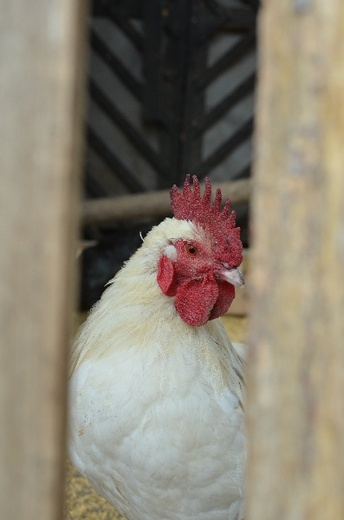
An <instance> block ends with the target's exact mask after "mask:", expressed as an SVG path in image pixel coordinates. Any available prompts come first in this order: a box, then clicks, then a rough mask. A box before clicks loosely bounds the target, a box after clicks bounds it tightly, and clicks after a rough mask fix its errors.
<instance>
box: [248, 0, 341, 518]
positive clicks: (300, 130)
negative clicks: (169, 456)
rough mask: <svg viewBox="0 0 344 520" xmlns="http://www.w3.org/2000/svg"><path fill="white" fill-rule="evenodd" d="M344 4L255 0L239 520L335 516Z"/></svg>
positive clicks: (338, 473) (337, 495) (338, 513)
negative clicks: (244, 495) (244, 507)
mask: <svg viewBox="0 0 344 520" xmlns="http://www.w3.org/2000/svg"><path fill="white" fill-rule="evenodd" d="M343 35H344V2H343V1H342V0H327V1H326V2H324V1H322V0H314V1H310V0H302V1H301V0H298V1H296V0H295V1H291V0H278V1H277V2H276V1H274V0H265V1H264V2H263V6H262V12H261V16H260V48H259V53H260V71H259V72H260V74H259V77H260V79H259V88H258V107H257V108H258V123H257V127H256V167H255V185H254V190H255V193H254V197H253V226H252V227H253V229H252V235H253V236H252V238H253V243H254V253H253V259H252V266H253V273H252V286H253V287H252V289H253V306H252V311H253V316H252V324H251V334H250V343H251V357H250V373H249V401H250V402H249V424H248V426H249V435H250V444H251V446H250V447H251V452H250V457H249V467H248V470H249V471H248V477H249V499H248V512H247V520H296V519H297V520H306V519H307V520H310V519H311V520H337V519H342V518H344V282H343V280H344V42H343Z"/></svg>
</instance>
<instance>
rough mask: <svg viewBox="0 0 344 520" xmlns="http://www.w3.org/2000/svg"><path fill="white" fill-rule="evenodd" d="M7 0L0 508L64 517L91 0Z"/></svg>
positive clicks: (1, 138)
mask: <svg viewBox="0 0 344 520" xmlns="http://www.w3.org/2000/svg"><path fill="white" fill-rule="evenodd" d="M0 4H1V17H0V69H1V81H0V104H1V118H0V176H1V189H0V208H1V221H0V243H1V247H2V253H1V255H0V330H1V345H0V421H1V428H0V518H2V519H6V520H19V519H24V518H25V520H48V519H49V520H50V519H52V520H53V519H56V520H57V519H61V518H62V497H63V475H64V464H65V401H66V362H67V349H68V339H69V330H70V329H69V325H70V321H71V314H72V312H71V309H72V307H71V304H72V301H73V299H74V276H73V271H74V269H73V265H74V246H75V235H76V215H77V211H76V210H77V208H76V200H77V199H76V197H77V193H78V184H79V182H78V177H79V159H80V155H81V154H80V148H81V146H80V145H81V131H80V130H81V108H82V104H83V103H82V98H83V95H82V92H83V86H82V81H81V80H82V76H83V73H82V71H83V63H84V59H83V54H84V48H85V27H86V23H85V21H86V16H85V8H84V7H83V4H85V2H82V1H75V2H70V1H68V0H62V1H61V0H51V1H50V2H46V1H44V0H33V1H31V2H27V1H25V0H12V1H11V2H6V1H2V2H0Z"/></svg>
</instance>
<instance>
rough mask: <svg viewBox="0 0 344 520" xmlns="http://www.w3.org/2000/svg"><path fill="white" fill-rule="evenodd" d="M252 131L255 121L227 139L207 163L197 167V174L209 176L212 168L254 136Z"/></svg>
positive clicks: (250, 121)
mask: <svg viewBox="0 0 344 520" xmlns="http://www.w3.org/2000/svg"><path fill="white" fill-rule="evenodd" d="M252 130H253V120H252V119H249V120H248V121H247V122H246V123H245V124H244V125H243V126H242V127H241V128H240V129H239V130H238V131H237V132H235V134H234V135H232V136H230V137H229V138H228V139H226V141H225V142H224V143H222V144H221V145H220V146H219V147H218V148H217V149H216V150H215V152H214V153H212V154H211V155H210V156H209V157H208V158H207V159H206V160H205V161H203V162H201V163H200V164H199V165H198V166H196V168H195V172H197V174H198V175H200V176H201V177H205V176H206V175H208V174H209V172H210V171H211V170H212V168H214V167H215V166H217V165H218V164H219V163H221V162H222V161H223V160H224V159H225V158H226V157H227V156H228V155H230V153H231V152H233V151H234V150H235V149H236V148H237V147H238V146H239V145H241V144H242V143H243V142H244V141H245V140H246V139H247V138H248V137H249V136H250V135H251V134H252Z"/></svg>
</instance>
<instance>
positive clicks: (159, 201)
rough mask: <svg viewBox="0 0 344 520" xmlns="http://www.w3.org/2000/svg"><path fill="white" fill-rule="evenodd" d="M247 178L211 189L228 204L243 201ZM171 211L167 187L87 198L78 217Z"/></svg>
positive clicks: (105, 218) (118, 218)
mask: <svg viewBox="0 0 344 520" xmlns="http://www.w3.org/2000/svg"><path fill="white" fill-rule="evenodd" d="M250 187H251V181H250V180H249V179H241V180H238V181H233V182H222V183H217V184H214V188H213V189H214V191H215V189H216V188H220V189H221V191H222V198H223V200H226V199H227V198H230V199H231V201H232V204H239V203H241V202H247V201H248V199H249V195H250ZM170 212H171V204H170V195H169V190H159V191H155V192H149V193H139V194H135V195H123V196H121V197H111V198H110V197H108V198H101V199H95V200H88V201H86V202H84V203H83V205H82V208H81V220H82V222H83V223H84V224H95V223H100V222H103V223H104V222H123V221H124V222H126V221H128V220H135V219H142V218H146V217H166V216H167V215H169V214H170Z"/></svg>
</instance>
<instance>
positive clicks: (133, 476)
mask: <svg viewBox="0 0 344 520" xmlns="http://www.w3.org/2000/svg"><path fill="white" fill-rule="evenodd" d="M190 181H191V179H190V177H189V176H188V177H187V179H186V181H185V183H184V189H183V192H180V191H179V190H178V188H177V187H176V186H174V187H173V188H172V190H171V203H172V210H173V213H174V218H166V219H165V220H164V221H163V222H162V223H161V224H159V225H158V226H156V227H154V228H153V229H152V230H151V231H150V232H149V233H148V235H147V236H146V238H145V240H144V242H143V244H142V246H141V247H140V249H139V250H138V251H137V252H136V253H135V254H134V255H133V256H132V257H131V258H130V260H129V261H128V262H127V263H126V264H125V266H124V267H123V268H122V269H121V270H120V271H119V272H118V273H117V275H116V276H115V278H114V279H113V280H111V281H110V282H109V287H108V288H107V290H106V291H105V293H104V294H103V296H102V298H101V300H100V301H99V302H98V303H97V304H96V305H95V307H94V308H93V310H92V311H91V313H90V315H89V317H88V319H87V321H86V322H85V324H84V325H83V326H82V328H81V330H80V332H79V335H78V337H77V340H76V343H75V346H74V351H73V355H72V375H71V380H70V389H69V402H70V411H69V423H70V424H69V427H70V444H69V446H70V455H71V458H72V461H73V463H74V464H75V466H76V467H77V468H78V469H79V470H80V472H81V473H82V474H83V475H84V476H85V477H86V478H87V479H88V480H89V482H90V483H91V485H92V486H93V487H94V488H95V489H96V490H97V491H98V492H99V493H100V494H101V495H103V496H104V497H105V498H106V499H107V500H108V501H109V502H110V503H111V504H113V506H114V507H115V508H116V509H117V510H118V511H119V512H121V513H122V514H123V515H124V516H126V517H127V518H128V519H129V520H165V519H166V520H177V519H178V520H196V519H197V520H241V519H242V518H243V514H244V513H243V511H244V508H243V496H244V484H245V457H246V440H245V427H244V412H243V401H244V389H243V379H244V361H243V359H242V356H241V354H239V350H238V349H237V348H236V347H234V346H233V344H232V343H231V342H230V340H229V338H228V336H227V333H226V331H225V329H224V327H223V325H222V323H221V321H220V319H217V318H218V317H219V316H221V315H223V314H224V313H225V312H226V311H227V310H228V308H229V306H230V304H231V302H232V300H233V298H234V296H235V288H234V286H241V285H243V278H242V275H241V273H240V271H239V270H238V266H239V265H240V263H241V261H242V244H241V241H240V237H239V231H240V230H239V228H236V227H235V215H234V213H233V212H230V209H229V201H227V203H226V205H225V207H224V209H223V210H222V211H221V192H220V191H219V190H218V191H217V192H216V196H215V200H214V202H213V203H212V202H211V184H210V181H209V180H208V179H206V184H205V191H204V194H203V195H201V193H200V186H199V182H198V179H197V178H196V177H193V186H191V184H190Z"/></svg>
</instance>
